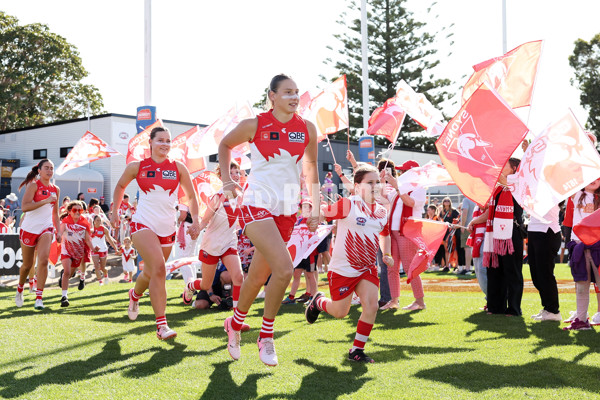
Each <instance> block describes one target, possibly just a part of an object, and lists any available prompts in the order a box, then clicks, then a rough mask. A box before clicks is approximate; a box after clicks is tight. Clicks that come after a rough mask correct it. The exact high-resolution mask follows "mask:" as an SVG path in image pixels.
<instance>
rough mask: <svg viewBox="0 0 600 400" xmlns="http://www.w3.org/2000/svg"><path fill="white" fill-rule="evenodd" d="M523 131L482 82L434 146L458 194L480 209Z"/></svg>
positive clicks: (525, 132) (500, 100)
mask: <svg viewBox="0 0 600 400" xmlns="http://www.w3.org/2000/svg"><path fill="white" fill-rule="evenodd" d="M527 132H528V129H527V127H526V126H525V124H524V123H523V122H522V121H521V120H520V119H519V117H517V115H516V114H515V113H514V111H513V110H512V109H511V108H510V107H509V106H508V105H507V104H506V102H505V101H504V100H503V99H502V98H501V97H500V96H499V95H498V93H496V91H495V90H494V89H491V88H489V87H488V86H487V84H485V83H483V84H482V85H481V87H480V88H479V89H477V91H475V93H473V96H471V97H470V98H469V100H467V102H466V103H465V104H463V105H462V107H461V108H460V110H459V111H458V113H457V114H456V115H455V116H454V117H453V118H452V120H450V122H449V123H448V125H447V126H446V128H445V129H444V132H443V133H442V135H441V136H440V137H439V139H438V140H437V141H436V142H435V147H436V148H437V150H438V153H439V155H440V158H441V159H442V162H443V164H444V166H445V167H446V169H447V170H448V172H449V173H450V176H452V179H454V182H456V185H457V186H458V187H459V189H460V190H461V192H463V194H464V195H465V196H467V197H468V198H470V199H471V200H473V201H474V202H476V203H477V204H479V206H481V207H483V206H484V205H485V204H486V203H487V201H488V200H489V198H490V197H491V196H492V193H493V190H494V187H495V186H496V182H497V181H498V177H499V176H500V173H501V172H502V168H503V167H504V164H506V162H507V161H508V159H509V158H510V156H511V155H512V153H513V152H514V151H515V149H516V148H517V146H519V145H520V144H521V142H522V141H523V138H524V137H525V135H527Z"/></svg>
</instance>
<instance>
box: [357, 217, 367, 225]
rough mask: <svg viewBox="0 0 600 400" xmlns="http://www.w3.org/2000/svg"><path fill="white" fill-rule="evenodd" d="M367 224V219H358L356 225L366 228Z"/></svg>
mask: <svg viewBox="0 0 600 400" xmlns="http://www.w3.org/2000/svg"><path fill="white" fill-rule="evenodd" d="M366 223H367V219H366V218H363V217H356V224H357V225H360V226H365V224H366Z"/></svg>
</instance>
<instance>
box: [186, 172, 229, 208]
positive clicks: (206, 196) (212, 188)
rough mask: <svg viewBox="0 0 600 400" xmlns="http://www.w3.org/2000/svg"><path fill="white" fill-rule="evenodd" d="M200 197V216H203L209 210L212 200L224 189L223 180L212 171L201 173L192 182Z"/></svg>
mask: <svg viewBox="0 0 600 400" xmlns="http://www.w3.org/2000/svg"><path fill="white" fill-rule="evenodd" d="M192 183H193V185H194V189H195V190H196V195H197V197H198V206H199V211H200V212H199V215H200V216H203V215H204V213H205V212H206V210H207V209H208V204H209V201H210V198H211V197H212V196H213V195H214V194H216V193H217V192H218V191H219V190H221V188H222V187H223V182H221V179H219V177H218V176H217V174H215V173H214V172H212V171H204V172H201V173H200V174H199V175H198V176H197V177H195V178H194V179H193V180H192Z"/></svg>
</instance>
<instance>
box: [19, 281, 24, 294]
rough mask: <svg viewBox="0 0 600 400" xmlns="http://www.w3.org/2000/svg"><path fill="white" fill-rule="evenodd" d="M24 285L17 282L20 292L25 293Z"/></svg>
mask: <svg viewBox="0 0 600 400" xmlns="http://www.w3.org/2000/svg"><path fill="white" fill-rule="evenodd" d="M24 286H25V285H21V284H20V283H19V284H17V292H19V293H23V287H24Z"/></svg>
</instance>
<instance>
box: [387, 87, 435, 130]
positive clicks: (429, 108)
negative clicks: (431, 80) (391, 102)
mask: <svg viewBox="0 0 600 400" xmlns="http://www.w3.org/2000/svg"><path fill="white" fill-rule="evenodd" d="M396 104H398V105H399V106H400V107H402V109H404V110H406V112H407V113H408V115H410V117H411V118H412V119H413V120H414V121H415V122H416V123H417V124H419V125H421V127H423V129H426V130H427V134H428V135H429V136H439V135H440V134H441V133H442V131H443V130H444V125H443V124H442V122H441V121H443V119H444V116H443V115H442V113H441V111H440V110H438V109H437V108H435V107H434V106H433V104H431V103H430V102H429V100H427V98H426V97H425V95H424V94H422V93H417V92H415V90H414V89H413V88H412V87H410V85H409V84H408V83H406V82H405V81H404V79H403V80H401V81H400V82H399V83H398V86H397V87H396Z"/></svg>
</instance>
